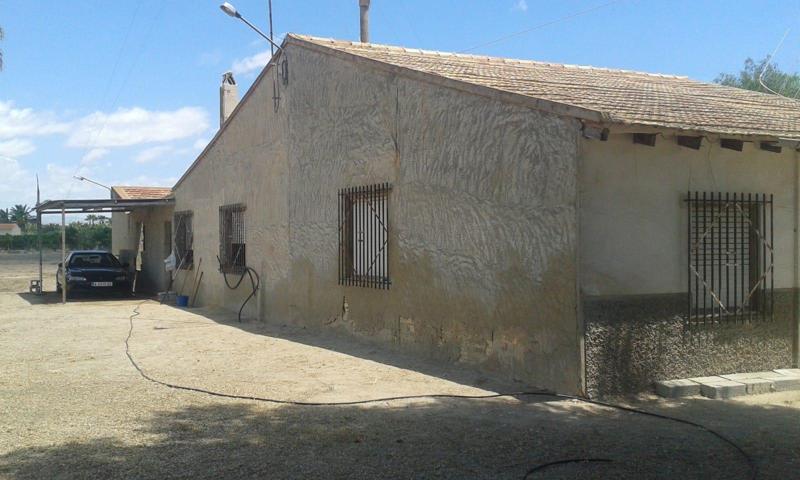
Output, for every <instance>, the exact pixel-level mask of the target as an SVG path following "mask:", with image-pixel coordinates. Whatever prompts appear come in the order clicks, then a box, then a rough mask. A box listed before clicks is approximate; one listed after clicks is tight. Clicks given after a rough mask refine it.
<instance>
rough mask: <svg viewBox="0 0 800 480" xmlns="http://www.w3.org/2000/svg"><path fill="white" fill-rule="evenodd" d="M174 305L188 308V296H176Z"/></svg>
mask: <svg viewBox="0 0 800 480" xmlns="http://www.w3.org/2000/svg"><path fill="white" fill-rule="evenodd" d="M175 305H176V306H178V307H188V306H189V296H188V295H178V296H176V297H175Z"/></svg>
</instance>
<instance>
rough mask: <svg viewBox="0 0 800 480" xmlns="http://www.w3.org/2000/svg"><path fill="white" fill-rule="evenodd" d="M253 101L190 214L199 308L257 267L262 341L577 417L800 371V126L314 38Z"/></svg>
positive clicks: (298, 40) (179, 249) (237, 118)
mask: <svg viewBox="0 0 800 480" xmlns="http://www.w3.org/2000/svg"><path fill="white" fill-rule="evenodd" d="M235 98H236V95H235V81H233V79H232V77H230V76H226V77H225V80H224V83H223V86H222V87H221V103H222V108H221V112H222V119H221V120H222V121H223V123H222V125H221V127H220V130H219V132H218V133H217V134H216V136H215V137H214V138H213V139H212V140H211V142H210V143H209V144H208V146H207V147H206V148H205V150H204V151H203V152H202V153H201V154H200V155H199V156H198V158H197V159H196V161H195V162H194V163H193V164H192V165H191V166H190V167H189V168H188V170H187V171H186V173H185V174H184V175H183V177H182V178H181V179H180V180H179V181H178V182H177V184H176V185H175V186H174V188H173V190H172V195H173V196H174V199H175V206H174V212H173V213H172V224H173V229H174V234H173V237H174V239H175V242H174V246H175V250H176V253H178V254H179V256H180V257H183V258H187V259H188V261H187V262H185V263H184V265H183V266H182V269H181V270H180V272H179V274H178V278H177V282H182V283H183V282H185V281H186V280H185V279H186V278H194V276H196V272H192V271H191V269H192V267H193V266H194V265H196V264H197V262H198V261H199V260H200V259H203V262H204V263H203V267H202V270H204V271H205V276H204V278H203V281H202V282H201V284H200V286H199V293H198V296H197V304H198V305H206V306H208V305H213V306H219V307H224V308H228V309H231V310H234V311H235V310H238V309H239V308H240V306H241V305H242V304H243V302H245V300H246V299H247V298H248V297H249V296H250V294H251V290H250V283H249V282H243V283H242V284H241V285H240V286H239V288H237V289H235V290H234V289H230V288H228V287H227V286H226V283H225V279H224V278H223V275H227V276H228V280H229V282H230V283H234V282H235V281H236V280H238V278H239V277H240V275H244V274H245V272H246V270H245V269H246V268H251V269H252V270H253V271H255V272H257V273H258V275H259V276H260V279H261V282H260V287H259V288H258V290H257V292H256V294H255V298H254V300H251V301H249V302H248V303H247V304H246V306H245V308H244V314H245V316H247V317H250V318H258V319H261V320H263V321H266V322H281V323H287V322H288V323H294V324H297V325H304V326H307V327H310V328H317V329H335V330H339V331H341V332H342V333H343V334H349V335H354V336H358V337H361V338H366V339H370V340H372V341H374V342H376V343H379V344H382V345H384V346H385V348H397V349H400V350H403V351H406V352H412V353H417V354H420V355H426V356H430V357H434V358H437V359H439V360H440V361H443V362H460V363H465V364H470V365H474V366H476V367H477V368H480V369H483V370H485V371H488V372H494V374H495V375H498V376H503V377H507V378H512V379H517V380H520V381H523V382H526V383H530V384H534V385H537V386H540V387H546V388H551V389H553V390H557V391H560V392H568V393H587V394H591V395H601V394H609V393H621V392H635V391H640V390H643V389H647V388H650V386H651V385H652V382H653V381H656V380H663V379H670V378H680V377H687V376H701V375H710V374H723V373H729V372H746V371H753V370H764V369H773V368H783V367H789V366H792V365H793V364H794V365H796V364H797V358H798V357H797V356H798V353H797V352H798V346H797V343H798V332H797V318H798V317H797V310H796V305H797V302H798V291H800V290H798V282H800V279H799V278H798V276H797V274H796V272H797V271H798V268H799V267H800V259H799V258H798V255H799V253H798V252H800V248H798V247H800V238H798V228H797V226H798V218H800V216H799V215H800V208H799V207H798V202H800V200H799V199H800V173H799V172H800V165H798V156H797V146H798V142H800V103H798V102H796V101H793V100H787V99H784V98H781V97H777V96H769V95H764V94H760V93H755V92H749V91H743V90H738V89H734V88H729V87H724V86H720V85H714V84H707V83H701V82H697V81H694V80H690V79H688V78H684V77H678V76H670V75H655V74H649V73H639V72H630V71H622V70H612V69H603V68H591V67H582V66H572V65H560V64H550V63H540V62H533V61H522V60H509V59H499V58H487V57H480V56H471V55H458V54H449V53H442V52H429V51H421V50H414V49H405V48H398V47H390V46H382V45H375V44H368V43H357V42H347V41H338V40H329V39H320V38H314V37H308V36H300V35H288V36H287V37H286V39H285V41H284V43H283V45H282V48H281V50H280V51H278V53H276V55H275V56H274V57H273V59H272V60H271V62H270V63H269V65H268V66H267V67H266V68H265V69H264V70H263V72H262V73H261V74H260V76H259V77H258V79H257V80H256V81H255V82H254V84H253V86H252V87H251V88H250V90H249V91H248V92H247V93H246V94H245V96H244V97H243V99H242V100H241V102H240V103H238V105H235V102H236V100H235ZM230 102H233V103H230ZM234 105H235V108H234ZM230 111H232V113H230V115H229V116H228V114H227V112H230ZM136 218H144V219H145V222H146V229H147V231H152V230H153V229H159V228H164V226H163V225H164V224H165V223H166V222H167V221H168V220H169V218H170V217H169V214H168V213H167V212H165V211H164V212H154V213H153V214H151V216H149V217H136ZM129 231H130V230H129ZM115 238H117V237H116V236H115ZM217 258H219V260H218V259H217ZM188 275H191V277H187V276H188Z"/></svg>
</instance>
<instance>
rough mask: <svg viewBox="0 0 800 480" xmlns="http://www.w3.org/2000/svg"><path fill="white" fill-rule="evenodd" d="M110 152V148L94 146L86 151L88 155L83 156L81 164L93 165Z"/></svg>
mask: <svg viewBox="0 0 800 480" xmlns="http://www.w3.org/2000/svg"><path fill="white" fill-rule="evenodd" d="M109 152H110V150H109V149H107V148H93V149H91V150H89V151H88V152H86V155H84V156H83V158H81V165H91V164H93V163H94V162H96V161H98V160H100V159H101V158H103V157H105V156H106V155H108V154H109Z"/></svg>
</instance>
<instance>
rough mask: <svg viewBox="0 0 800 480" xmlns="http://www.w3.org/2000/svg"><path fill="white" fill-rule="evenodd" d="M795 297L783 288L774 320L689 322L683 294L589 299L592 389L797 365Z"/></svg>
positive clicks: (636, 387)
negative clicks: (714, 323) (685, 317)
mask: <svg viewBox="0 0 800 480" xmlns="http://www.w3.org/2000/svg"><path fill="white" fill-rule="evenodd" d="M795 302H796V293H795V291H794V290H792V289H788V290H779V291H776V293H775V318H774V320H773V321H770V322H762V323H752V324H738V325H737V324H733V325H721V326H720V325H717V326H708V327H699V326H696V327H688V326H686V325H684V321H683V319H682V315H683V314H684V313H685V311H686V296H685V294H668V295H639V296H624V297H617V298H604V299H597V298H594V299H592V298H590V299H587V300H586V301H585V302H584V304H583V313H584V316H585V318H586V378H587V392H588V393H589V395H607V394H619V393H634V392H641V391H645V390H649V389H651V388H652V384H653V382H655V381H658V380H670V379H675V378H687V377H700V376H707V375H720V374H725V373H736V372H755V371H763V370H771V369H775V368H788V367H791V366H792V331H793V328H794V327H793V322H794V312H795V309H796V306H795Z"/></svg>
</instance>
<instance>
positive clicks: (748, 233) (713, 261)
mask: <svg viewBox="0 0 800 480" xmlns="http://www.w3.org/2000/svg"><path fill="white" fill-rule="evenodd" d="M687 202H688V206H689V209H688V210H689V212H688V215H689V217H688V221H689V239H688V245H689V268H688V279H689V285H688V294H687V295H688V298H687V306H688V321H689V323H690V324H692V325H715V324H720V323H749V322H754V321H764V320H771V319H772V318H773V307H774V300H773V286H774V276H775V275H774V268H773V266H774V256H775V255H774V253H775V252H774V248H773V245H774V243H773V239H774V233H773V215H772V195H767V194H763V193H762V194H753V193H746V194H743V193H720V192H689V195H688V199H687Z"/></svg>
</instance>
